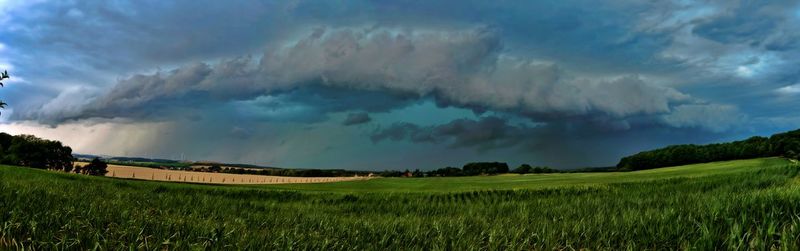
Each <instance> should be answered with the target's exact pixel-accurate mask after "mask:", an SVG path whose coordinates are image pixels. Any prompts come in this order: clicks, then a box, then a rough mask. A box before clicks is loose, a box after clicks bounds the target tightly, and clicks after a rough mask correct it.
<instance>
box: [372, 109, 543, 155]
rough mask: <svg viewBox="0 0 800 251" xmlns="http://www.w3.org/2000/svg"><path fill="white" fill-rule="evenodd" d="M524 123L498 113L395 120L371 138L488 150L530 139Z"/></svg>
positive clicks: (375, 140) (377, 140) (528, 129)
mask: <svg viewBox="0 0 800 251" xmlns="http://www.w3.org/2000/svg"><path fill="white" fill-rule="evenodd" d="M530 130H531V129H530V128H527V127H517V126H512V125H509V124H508V121H507V120H506V119H503V118H499V117H494V116H490V117H484V118H481V119H479V120H471V119H458V120H454V121H451V122H449V123H446V124H441V125H436V126H419V125H415V124H412V123H405V122H401V123H395V124H392V125H391V126H388V127H387V128H381V129H379V130H376V131H375V132H373V133H372V135H371V136H370V138H371V139H372V141H373V142H376V143H377V142H380V141H383V140H393V141H400V140H406V139H407V140H409V141H411V142H415V143H447V144H448V145H449V146H450V147H454V148H460V147H467V148H476V149H478V150H490V149H496V148H506V147H512V146H515V145H517V144H518V143H520V142H522V141H524V140H526V139H529V138H530V137H529V136H530V134H529V131H530Z"/></svg>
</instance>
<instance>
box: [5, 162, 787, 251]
mask: <svg viewBox="0 0 800 251" xmlns="http://www.w3.org/2000/svg"><path fill="white" fill-rule="evenodd" d="M798 168H800V167H798V166H796V164H792V163H789V162H788V161H786V160H783V159H778V158H769V159H755V160H740V161H730V162H719V163H709V164H700V165H689V166H681V167H670V168H663V169H654V170H647V171H639V172H627V173H581V174H546V175H502V176H491V177H459V178H423V179H418V178H381V179H373V180H369V181H356V182H341V183H329V184H291V185H268V186H265V185H261V186H211V185H192V184H178V183H159V182H149V181H132V180H116V179H110V178H103V177H87V176H79V175H74V174H62V173H56V172H50V171H42V170H34V169H28V168H20V167H9V166H2V167H0V246H5V247H12V248H20V247H33V248H38V249H51V248H58V249H86V248H93V247H96V246H97V247H104V248H107V249H122V248H125V249H129V248H135V249H316V250H319V249H322V250H330V249H402V250H408V249H412V250H413V249H424V250H429V249H448V250H473V249H513V250H520V249H525V250H529V249H579V248H589V249H634V250H638V249H788V250H796V249H798V247H800V239H798V238H800V183H799V182H798V181H799V180H798V178H797V177H798V171H800V169H798Z"/></svg>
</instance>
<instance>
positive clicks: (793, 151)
mask: <svg viewBox="0 0 800 251" xmlns="http://www.w3.org/2000/svg"><path fill="white" fill-rule="evenodd" d="M775 156H782V157H785V158H792V159H798V158H800V129H798V130H794V131H789V132H784V133H778V134H774V135H772V136H770V137H758V136H756V137H751V138H749V139H746V140H741V141H733V142H727V143H718V144H708V145H694V144H689V145H673V146H668V147H664V148H660V149H655V150H650V151H644V152H640V153H637V154H634V155H631V156H627V157H623V158H622V159H620V161H619V163H618V164H617V169H618V170H621V171H631V170H644V169H652V168H659V167H667V166H679V165H687V164H695V163H705V162H713V161H724V160H736V159H752V158H760V157H775Z"/></svg>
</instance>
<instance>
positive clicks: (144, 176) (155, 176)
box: [76, 162, 368, 184]
mask: <svg viewBox="0 0 800 251" xmlns="http://www.w3.org/2000/svg"><path fill="white" fill-rule="evenodd" d="M76 164H78V165H85V164H87V163H86V162H77V163H76ZM106 176H108V177H113V178H123V179H140V180H153V181H171V182H189V183H209V184H291V183H321V182H337V181H349V180H363V179H368V178H367V177H285V176H265V175H249V174H228V173H210V172H194V171H178V170H166V169H160V168H147V167H138V166H124V165H113V164H109V165H108V173H106Z"/></svg>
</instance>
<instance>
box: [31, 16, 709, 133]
mask: <svg viewBox="0 0 800 251" xmlns="http://www.w3.org/2000/svg"><path fill="white" fill-rule="evenodd" d="M498 39H499V38H498V37H497V36H496V34H495V33H493V32H492V31H490V30H485V29H476V30H467V31H458V32H435V33H434V32H411V31H404V32H402V31H392V30H369V31H364V30H354V29H340V30H334V31H330V32H328V31H325V30H322V29H318V30H315V31H313V32H311V33H310V35H308V36H307V37H305V38H303V39H301V40H299V41H297V42H294V43H290V44H288V45H283V46H276V49H273V50H268V51H267V52H266V53H265V54H264V55H263V56H262V57H261V58H260V59H259V60H258V61H256V60H255V59H252V58H251V57H241V58H234V59H226V60H222V61H221V62H219V63H216V64H214V65H210V64H206V63H196V64H191V65H188V66H184V67H181V68H177V69H175V70H171V71H169V72H163V73H162V72H157V73H155V74H152V75H135V76H133V77H131V78H128V79H123V80H121V81H120V82H119V83H117V84H116V85H115V86H114V87H113V88H112V89H110V90H109V91H108V92H106V93H103V94H101V95H99V96H96V97H90V99H92V101H91V102H89V103H88V104H87V105H85V106H84V109H83V110H71V111H70V112H72V113H74V114H72V116H64V115H70V113H69V112H63V111H58V110H57V111H50V110H47V109H42V110H39V111H36V112H34V113H27V114H25V113H18V115H17V116H18V117H19V118H25V119H38V120H40V121H55V123H58V122H59V121H64V120H71V119H82V118H91V117H108V118H114V117H136V118H147V116H150V115H160V116H164V117H166V116H168V115H169V114H170V112H171V110H176V112H183V111H184V110H186V109H192V108H197V109H203V108H205V106H213V105H214V104H215V103H221V102H230V101H238V100H251V99H255V98H257V97H264V96H267V97H271V96H276V97H277V98H275V100H278V101H280V100H281V99H288V100H285V101H284V102H287V103H295V104H298V105H299V106H303V107H301V108H303V109H305V110H309V109H310V110H320V111H322V112H323V113H326V112H334V111H345V110H348V109H354V108H358V106H361V107H365V109H373V110H376V109H377V110H380V111H385V110H389V109H390V108H392V107H397V106H401V101H402V100H404V99H409V98H410V99H414V98H422V97H432V98H434V99H436V101H437V102H438V103H440V104H444V105H447V106H456V107H466V108H472V109H481V110H495V111H505V112H511V113H515V114H519V115H523V116H526V117H530V118H534V119H547V120H558V119H562V118H569V117H576V116H577V117H591V118H597V117H600V118H604V117H607V118H617V119H619V118H625V117H630V116H639V115H658V114H665V113H669V112H670V111H671V107H672V106H674V105H678V104H684V103H692V102H695V101H693V99H692V98H691V97H690V96H689V95H686V94H684V93H681V92H679V91H677V90H675V89H672V88H669V87H663V86H658V85H654V84H650V83H647V82H646V81H644V80H642V79H641V78H640V77H638V76H635V75H623V76H616V77H610V78H605V79H590V78H583V77H576V76H572V75H571V73H569V72H567V71H564V70H561V69H560V68H559V67H558V66H557V65H556V64H554V63H543V62H537V61H534V60H531V59H524V58H511V57H508V56H503V55H501V54H500V52H501V48H502V47H501V46H500V44H501V43H500V42H499V41H498ZM362 92H371V93H384V94H389V96H393V97H394V98H389V99H381V100H388V101H392V102H388V101H387V102H384V103H385V104H384V105H378V106H374V105H372V104H373V103H370V102H367V100H365V99H363V98H360V99H347V98H346V97H348V96H350V97H352V96H358V95H357V94H358V93H362ZM283 93H290V94H292V95H284V96H281V95H282V94H283ZM329 95H334V96H336V95H338V96H342V97H344V98H342V99H341V100H337V101H336V102H330V101H329V100H332V99H330V98H326V97H327V96H329ZM270 100H272V99H270ZM347 100H351V101H355V102H354V103H348V102H347ZM398 100H399V101H398ZM253 102H255V103H258V102H259V100H254V101H253ZM259 106H262V107H268V106H270V102H267V103H265V104H264V105H259ZM49 107H53V108H56V109H58V107H55V106H49ZM381 107H386V108H384V109H381ZM256 108H257V107H256ZM131 110H134V111H138V112H136V113H130V112H129V111H131ZM254 112H258V111H254ZM50 115H55V116H50Z"/></svg>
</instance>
